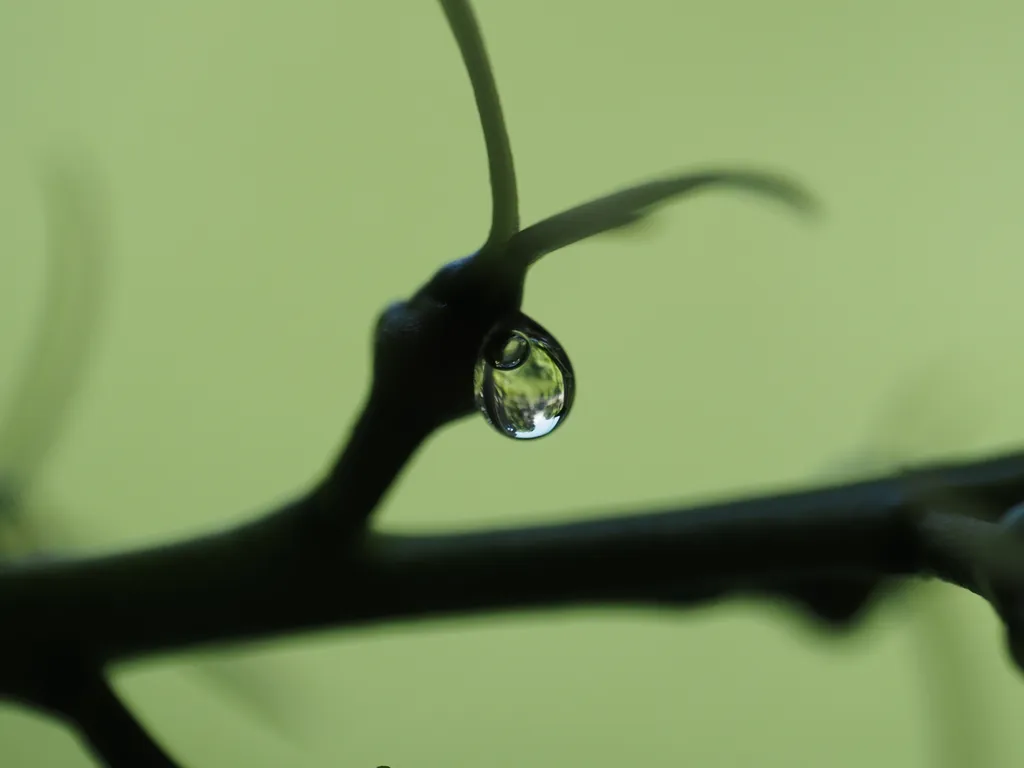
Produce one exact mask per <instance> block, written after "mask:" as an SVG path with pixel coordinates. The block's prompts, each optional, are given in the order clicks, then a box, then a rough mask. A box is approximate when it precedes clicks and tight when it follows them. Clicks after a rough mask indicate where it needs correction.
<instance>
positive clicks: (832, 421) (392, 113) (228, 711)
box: [0, 0, 1024, 768]
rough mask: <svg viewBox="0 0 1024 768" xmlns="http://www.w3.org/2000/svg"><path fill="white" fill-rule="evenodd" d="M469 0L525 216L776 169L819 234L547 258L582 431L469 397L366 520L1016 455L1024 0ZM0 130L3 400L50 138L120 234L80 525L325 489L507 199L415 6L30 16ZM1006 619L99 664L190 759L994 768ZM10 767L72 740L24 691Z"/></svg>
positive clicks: (761, 484) (431, 639) (0, 83)
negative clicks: (712, 174) (378, 391)
mask: <svg viewBox="0 0 1024 768" xmlns="http://www.w3.org/2000/svg"><path fill="white" fill-rule="evenodd" d="M476 7H477V11H478V14H479V17H480V21H481V24H482V26H483V29H484V34H485V36H486V38H487V42H488V45H489V47H490V50H491V54H492V58H493V62H494V66H495V70H496V74H497V78H498V82H499V87H500V90H501V93H502V97H503V101H504V105H505V109H506V113H507V116H508V122H509V129H510V131H511V134H512V141H513V147H514V150H515V153H516V157H517V161H518V170H519V176H520V192H521V198H522V211H523V216H524V220H525V221H526V222H531V221H534V220H537V219H538V218H541V217H544V216H547V215H550V214H552V213H555V212H557V211H559V210H561V209H564V208H566V207H568V206H570V205H573V204H576V203H578V202H582V201H583V200H585V199H589V198H591V197H594V196H597V195H599V194H603V193H606V192H609V191H611V190H613V189H615V188H617V187H619V186H621V185H623V184H626V183H630V182H635V181H639V180H642V179H644V178H645V177H648V176H651V175H657V174H660V173H663V172H667V171H676V170H681V169H687V168H698V167H704V166H708V165H718V164H752V165H758V166H763V167H767V168H772V169H778V170H782V171H786V172H790V173H792V174H794V175H795V176H797V177H798V178H800V179H801V180H803V181H805V182H806V183H807V184H808V185H810V186H811V187H812V188H813V189H814V190H815V191H816V192H818V193H819V194H820V195H821V197H822V199H823V200H824V202H825V204H826V215H825V217H824V218H823V219H822V220H821V221H820V222H819V223H817V224H814V225H811V226H808V225H806V224H802V223H801V222H799V221H798V220H796V219H794V218H792V217H789V216H788V214H786V213H785V212H784V211H782V210H781V209H780V208H778V207H777V206H773V205H770V204H766V203H764V202H762V201H758V200H754V199H751V198H749V197H744V196H741V195H736V194H723V193H713V194H707V195H706V196H702V197H700V198H693V199H691V200H688V201H687V202H685V203H683V204H679V205H677V206H673V207H672V208H670V209H668V210H667V211H666V212H664V213H663V214H661V215H659V216H658V217H657V218H656V220H655V221H654V223H653V225H652V226H651V227H650V228H649V229H647V230H646V231H643V232H641V233H639V234H632V235H628V236H627V235H621V236H609V237H605V238H599V239H595V240H592V241H588V242H587V243H585V244H582V245H579V246H576V247H573V248H571V249H567V250H565V251H563V252H559V253H557V254H554V255H552V256H549V257H547V258H546V259H545V260H544V261H543V262H542V263H540V264H539V265H538V266H537V267H536V268H535V269H534V270H533V272H532V273H531V277H530V281H529V283H528V286H527V298H526V303H525V309H526V311H527V312H528V313H530V314H531V315H532V316H533V317H535V318H536V319H537V320H538V321H539V322H540V323H542V324H543V325H544V326H546V327H547V328H549V329H550V330H551V331H552V332H553V333H554V334H555V335H556V336H557V337H558V338H559V340H560V341H561V342H562V343H563V344H564V345H565V346H566V348H567V350H568V351H569V354H570V355H571V356H572V359H573V362H574V364H575V367H576V373H577V377H578V381H579V391H578V399H577V401H576V406H575V412H574V414H573V416H572V418H571V419H570V420H569V422H568V423H567V425H566V426H565V428H564V429H562V430H560V431H559V432H558V433H556V435H554V436H553V437H551V438H550V439H548V440H543V441H541V442H538V443H535V444H530V443H527V444H518V443H514V442H513V441H510V440H505V439H503V438H500V437H499V436H497V435H496V434H495V433H493V432H492V431H490V430H489V429H488V428H487V427H486V426H485V424H484V422H483V420H482V419H474V420H470V421H467V422H465V423H460V424H458V425H457V426H455V427H452V428H450V429H448V430H446V431H444V432H443V433H441V434H439V435H437V436H436V438H435V439H433V440H432V441H431V443H430V444H429V445H428V446H427V448H426V449H425V450H424V451H423V452H421V453H420V454H419V456H418V457H417V458H416V460H415V461H414V462H413V464H412V465H411V466H410V467H409V469H408V471H407V473H406V474H405V475H404V476H403V478H402V481H401V483H400V484H399V485H398V486H397V487H396V489H395V492H394V493H393V494H392V495H391V496H390V497H389V499H388V501H387V504H386V506H385V508H383V509H382V510H381V514H380V515H379V525H380V526H381V527H383V528H386V529H388V530H401V531H441V530H453V529H461V528H477V527H485V526H490V525H495V524H512V523H517V522H524V523H525V522H530V521H549V520H556V519H558V520H561V519H567V518H571V517H574V516H582V515H588V514H598V513H604V512H619V511H623V510H637V511H640V510H642V509H644V508H646V507H650V506H656V505H660V504H665V503H670V502H675V501H681V500H696V499H701V498H708V497H715V496H720V495H733V494H739V493H745V492H748V491H749V492H753V491H759V490H766V489H771V488H777V487H785V486H791V485H796V484H808V483H819V482H825V481H826V480H828V479H830V478H834V477H836V476H840V475H847V474H849V473H850V472H851V471H853V472H865V471H869V470H871V469H878V468H882V469H885V468H891V467H892V466H893V462H896V461H904V462H906V461H915V460H923V459H928V458H938V457H947V458H956V457H961V456H968V455H974V454H977V453H984V452H988V451H995V450H1000V449H1006V448H1008V447H1010V446H1013V445H1014V444H1016V443H1017V442H1019V441H1020V440H1021V436H1022V435H1024V400H1022V399H1021V398H1020V396H1019V393H1020V391H1021V389H1022V386H1024V364H1022V356H1021V355H1020V354H1018V351H1019V350H1020V348H1021V345H1020V338H1021V328H1022V325H1024V307H1022V302H1021V300H1020V296H1021V291H1020V285H1019V284H1020V281H1021V278H1022V277H1024V260H1022V259H1021V255H1020V254H1021V247H1022V245H1024V225H1022V223H1021V216H1020V198H1021V194H1020V185H1021V178H1022V173H1021V171H1022V164H1024V151H1022V150H1021V146H1020V137H1021V136H1022V135H1024V102H1022V101H1021V100H1020V98H1019V77H1018V76H1017V73H1018V72H1019V68H1020V53H1019V40H1020V34H1021V31H1022V22H1024V11H1022V10H1021V7H1020V6H1019V5H1015V4H1012V3H1010V2H1008V0H1007V1H1004V2H998V1H996V0H980V1H979V2H976V3H971V4H968V3H959V4H953V3H949V4H944V5H943V6H942V8H941V9H939V8H938V7H937V6H936V5H935V4H934V3H929V2H925V0H900V1H898V2H895V3H893V2H881V0H872V1H871V2H864V3H856V4H855V3H845V4H838V3H833V4H829V3H812V2H806V1H801V0H778V2H773V3H755V2H751V1H750V0H747V1H746V2H737V1H736V0H717V2H710V1H707V0H705V1H704V2H685V3H684V2H677V1H674V0H672V1H670V0H637V2H634V3H621V2H620V3H610V2H603V3H590V2H584V1H583V0H517V2H497V0H478V1H477V3H476ZM0 139H2V140H0V168H2V169H3V173H2V174H0V250H2V253H3V258H2V260H0V308H2V320H0V323H2V328H3V331H2V332H0V370H2V371H3V372H4V373H3V374H2V375H0V403H4V402H6V399H7V397H8V395H9V394H10V390H11V386H13V379H14V378H15V373H16V372H17V371H18V370H19V367H20V366H21V365H22V364H23V362H24V360H25V357H26V354H27V351H28V348H29V343H30V340H31V334H32V332H33V329H34V327H35V324H36V322H37V320H38V314H37V311H38V309H39V307H40V306H41V304H40V302H41V290H42V286H43V277H44V260H43V253H44V244H45V238H46V221H45V219H44V215H43V213H44V210H43V207H42V203H41V200H42V198H41V193H40V180H41V173H42V169H43V168H44V166H45V163H47V162H49V161H50V159H51V158H53V157H67V158H72V159H73V161H74V162H76V163H79V164H85V165H87V166H88V167H91V168H93V169H94V170H95V173H96V174H97V175H98V178H99V179H101V180H102V189H101V190H99V191H100V192H102V193H103V195H104V196H105V200H106V201H107V205H108V211H109V215H110V219H109V221H108V225H109V227H110V233H111V234H110V248H109V250H108V251H107V252H106V254H105V258H106V261H105V263H104V265H103V290H104V293H103V300H102V312H101V315H100V317H99V326H98V331H97V336H96V343H95V346H94V347H93V348H92V350H91V355H92V357H91V360H92V367H91V368H90V371H89V377H88V380H87V382H86V384H85V387H84V389H83V391H82V393H81V397H80V399H79V400H78V401H76V407H75V409H74V411H73V414H72V418H71V420H70V421H69V423H68V424H67V432H66V434H65V436H64V438H63V440H62V442H61V443H60V445H59V446H58V450H57V451H56V452H55V454H54V455H53V457H52V461H50V462H49V463H48V465H47V467H46V475H45V477H44V478H43V479H42V482H41V485H40V486H39V488H38V489H37V492H36V494H35V495H34V497H33V506H34V509H35V511H34V514H36V515H38V516H39V519H41V520H45V521H46V522H47V523H48V524H52V526H53V527H54V530H58V529H59V530H63V531H65V532H66V531H73V534H68V536H69V538H68V539H67V540H68V541H71V540H73V541H74V542H75V545H76V546H87V547H90V548H95V547H102V548H105V547H111V546H132V545H139V544H143V543H149V542H155V541H159V540H163V539H167V538H171V537H178V536H185V535H189V534H193V533H197V532H199V531H203V530H207V529H210V528H214V527H217V526H224V525H228V524H231V523H234V522H237V521H239V520H242V519H244V518H245V517H246V516H248V515H251V514H255V513H257V512H258V511H260V510H262V509H265V508H267V507H268V506H269V505H271V504H274V503H277V502H280V501H282V500H284V499H286V498H287V497H289V496H291V495H292V494H295V493H297V492H299V491H300V489H302V488H304V487H306V486H307V485H308V484H309V483H311V482H312V481H313V480H314V479H315V478H316V477H317V476H318V475H319V473H320V472H321V471H323V469H324V468H325V467H326V466H327V463H328V462H329V461H330V460H331V458H332V456H333V454H334V452H335V451H336V450H337V448H338V447H339V445H340V443H341V440H342V436H343V434H344V432H345V430H346V429H347V428H348V426H349V425H350V424H351V422H352V419H353V417H354V415H355V413H356V410H357V408H358V406H359V403H360V400H361V397H362V394H363V392H364V389H365V386H366V383H367V377H368V367H369V362H370V359H369V340H370V329H371V328H372V323H373V320H374V318H375V315H376V313H377V312H378V311H379V310H380V309H381V308H382V307H383V306H384V304H385V303H386V302H387V301H388V300H391V299H393V298H398V297H401V296H404V295H406V294H408V292H409V291H411V290H412V289H413V288H415V287H416V286H417V285H418V284H419V283H420V282H421V281H422V280H424V279H425V278H426V277H427V276H428V275H429V274H430V273H431V272H432V271H433V270H434V269H435V268H436V267H437V266H439V265H440V264H441V263H443V262H445V261H447V260H450V259H452V258H454V257H457V256H461V255H463V254H465V253H468V252H470V251H471V250H473V249H474V248H475V247H476V246H477V245H478V244H479V243H480V242H481V240H482V238H483V236H484V235H485V232H486V225H487V217H488V215H489V201H488V198H487V181H486V164H485V159H484V154H483V145H482V139H481V136H480V133H479V129H478V125H477V120H476V116H475V113H474V107H473V102H472V97H471V94H470V90H469V86H468V82H467V79H466V76H465V74H464V72H463V71H462V68H461V62H460V60H459V57H458V53H457V51H456V48H455V45H454V42H453V40H452V38H451V35H450V33H449V32H448V30H447V29H446V27H445V24H444V20H443V16H442V13H441V11H440V8H439V7H438V5H437V4H436V3H433V2H412V0H399V1H397V2H380V3H345V2H339V1H338V0H332V1H331V2H327V0H318V1H316V2H313V1H307V2H301V3H284V2H276V3H272V2H241V0H235V1H234V2H226V1H224V0H202V1H201V2H200V0H183V1H180V2H175V3H170V2H166V3H155V2H153V3H134V2H127V1H126V0H91V2H71V1H70V0H64V1H62V2H57V1H55V0H39V1H38V2H32V3H29V2H20V3H18V2H6V3H3V4H2V5H0ZM8 384H10V385H11V386H8ZM414 396H415V392H414V391H410V397H414ZM352 588H357V586H356V585H346V584H339V585H338V589H339V590H342V589H352ZM3 631H17V628H16V627H6V626H4V630H3ZM1001 643H1002V640H1001V634H1000V630H999V626H998V624H997V622H996V621H995V620H994V618H993V616H992V614H991V611H990V610H989V609H988V607H987V606H986V605H985V604H983V603H982V602H981V601H979V600H976V599H974V598H971V597H969V596H965V595H961V594H959V593H956V592H955V591H953V590H952V589H943V588H938V589H932V590H927V591H920V592H917V593H915V595H914V598H913V599H911V600H901V601H897V602H894V603H892V604H890V605H888V606H886V607H885V608H884V609H883V610H881V611H880V612H878V613H877V614H875V615H874V617H873V619H872V620H871V621H870V622H869V623H868V625H867V626H866V627H865V629H864V630H863V631H861V632H858V633H857V634H855V635H853V636H851V637H847V638H840V639H835V638H830V637H826V636H823V635H821V634H820V633H818V632H816V631H814V630H813V629H812V628H811V627H810V626H809V625H808V624H806V623H805V622H803V621H800V620H796V619H795V618H794V617H793V615H792V614H790V613H788V612H786V611H783V610H781V609H778V608H775V607H772V606H767V605H763V604H761V605H751V604H730V605H727V606H720V607H714V608H710V609H705V610H700V611H697V612H692V613H682V614H658V613H651V612H627V611H614V612H611V611H598V610H586V611H571V612H563V613H554V614H533V615H523V616H512V617H502V618H497V617H483V618H479V619H474V620H466V621H447V622H436V623H427V624H422V625H414V626H405V627H401V628H388V629H384V630H372V631H370V630H360V631H356V632H339V633H327V634H323V635H318V636H315V637H301V638H296V639H294V640H290V641H288V642H275V643H273V644H268V645H265V646H260V647H250V648H246V649H244V650H239V649H230V650H223V651H220V652H217V653H212V652H211V653H206V654H203V655H202V656H199V655H188V656H180V657H174V658H161V659H158V660H152V661H149V662H147V663H145V664H139V665H135V666H131V667H125V668H121V669H118V670H117V671H116V677H115V682H116V685H117V687H118V688H119V689H120V690H121V691H122V692H123V693H124V695H125V696H126V697H127V698H128V699H129V700H130V702H131V703H132V704H133V706H134V707H135V708H136V709H137V711H138V712H139V714H140V716H141V717H142V718H143V719H144V720H145V722H146V723H147V724H149V725H150V726H151V727H152V729H153V730H154V732H155V733H156V734H157V735H158V736H159V737H160V738H161V740H163V741H164V742H165V743H166V744H167V745H168V746H169V747H171V749H172V750H173V752H174V753H175V754H176V756H177V757H178V758H179V759H180V760H181V761H182V762H183V763H184V764H185V765H187V766H189V767H190V768H191V767H192V766H196V767H197V768H203V767H204V766H210V767H211V768H216V767H217V766H235V765H245V766H248V767H249V768H259V767H260V766H285V765H287V766H313V767H317V766H336V765H345V766H356V767H360V766H362V767H364V768H372V767H373V766H377V765H382V764H386V765H390V766H392V767H393V768H432V767H433V766H450V765H467V766H469V765H487V766H495V767H498V766H509V767H512V766H516V767H517V768H518V767H519V766H525V765H534V766H548V765H551V766H554V765H565V764H570V765H585V766H591V767H593V768H597V767H599V766H601V767H603V766H623V765H641V764H642V765H644V766H666V767H667V766H678V765H693V766H744V767H747V766H787V768H789V767H792V766H815V767H817V766H829V767H830V768H847V767H849V768H853V766H865V765H880V766H900V768H917V767H919V766H926V765H927V766H933V765H955V764H956V762H955V760H954V759H953V758H955V756H956V753H955V751H954V750H956V749H966V750H968V751H970V752H971V753H972V754H973V755H974V758H973V760H972V761H971V764H972V768H973V766H976V767H977V768H985V766H996V765H998V766H1005V765H1012V764H1014V763H1015V762H1017V761H1019V758H1020V756H1021V755H1022V754H1024V737H1022V736H1021V735H1020V733H1019V717H1018V714H1019V712H1020V711H1021V710H1020V708H1021V705H1022V704H1024V685H1022V681H1021V680H1020V679H1019V678H1018V677H1017V676H1016V675H1015V673H1013V672H1012V670H1011V669H1010V667H1009V666H1008V664H1007V662H1006V660H1005V656H1004V651H1003V648H1002V644H1001ZM958 679H962V680H961V681H960V682H957V680H958ZM964 681H966V682H964ZM957 700H958V701H957ZM942 715H944V716H943V717H940V716H942ZM950 739H952V741H950ZM972 739H973V740H974V741H972ZM937 750H938V751H941V752H943V753H944V754H945V755H946V762H945V763H940V762H937V760H938V759H939V756H938V755H937V754H936V751H937ZM951 756H952V757H951ZM0 763H3V764H4V765H11V766H29V767H31V768H34V767H35V766H60V767H62V768H63V767H64V766H67V767H68V768H72V767H73V766H84V765H87V764H89V763H88V761H87V759H86V758H85V757H83V756H82V753H81V751H80V750H79V748H78V746H77V744H76V743H75V742H74V740H73V737H72V736H71V734H70V733H69V732H68V731H66V730H64V729H63V728H62V727H60V726H58V725H56V724H54V723H52V722H50V721H46V720H43V719H41V718H38V717H36V716H34V715H31V714H28V713H25V712H23V711H20V710H16V709H13V708H5V709H3V710H2V711H0Z"/></svg>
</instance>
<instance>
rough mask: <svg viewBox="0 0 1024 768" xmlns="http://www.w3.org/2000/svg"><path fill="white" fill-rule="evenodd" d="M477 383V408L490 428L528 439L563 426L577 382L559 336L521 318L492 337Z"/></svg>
mask: <svg viewBox="0 0 1024 768" xmlns="http://www.w3.org/2000/svg"><path fill="white" fill-rule="evenodd" d="M473 384H474V387H473V389H474V393H475V395H476V404H477V407H478V408H479V409H480V411H481V412H482V413H483V415H484V418H485V419H487V422H488V423H489V424H490V425H491V426H493V427H494V428H495V429H496V430H498V431H499V432H501V433H502V434H503V435H506V436H507V437H512V438H515V439H518V440H530V439H534V438H538V437H544V435H549V434H551V433H552V432H553V431H554V430H555V429H556V428H557V427H558V426H559V425H561V424H562V422H564V421H565V417H566V416H567V415H568V413H569V409H570V407H571V406H572V401H573V398H574V395H575V388H576V377H575V376H574V375H573V370H572V364H571V363H570V362H569V356H568V355H567V354H566V353H565V350H564V349H562V347H561V345H560V344H559V343H558V341H557V340H556V339H555V337H554V336H552V335H551V334H550V333H548V332H547V331H546V330H544V329H543V328H542V327H541V326H539V325H538V324H537V323H535V322H533V320H531V319H530V318H528V317H527V316H526V315H523V314H519V315H517V316H516V317H515V318H513V319H511V320H509V321H506V322H503V323H501V324H499V325H497V326H495V328H494V329H493V330H492V331H491V332H490V334H488V336H487V339H486V340H485V341H484V343H483V346H482V347H481V351H480V356H479V358H478V359H477V363H476V369H475V371H474V375H473Z"/></svg>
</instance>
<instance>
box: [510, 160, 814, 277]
mask: <svg viewBox="0 0 1024 768" xmlns="http://www.w3.org/2000/svg"><path fill="white" fill-rule="evenodd" d="M716 186H721V187H731V188H734V189H740V190H744V191H747V192H753V193H756V194H759V195H764V196H767V197H770V198H774V199H776V200H779V201H781V202H783V203H786V204H788V205H790V206H792V207H794V208H796V209H797V210H800V211H803V212H810V211H812V210H814V208H815V203H814V199H813V197H812V196H811V195H810V194H809V193H808V192H807V191H806V190H804V189H803V188H801V187H800V186H799V185H797V184H796V183H794V182H793V181H791V180H789V179H787V178H785V177H783V176H776V175H773V174H768V173H757V172H753V171H741V170H714V171H704V172H700V173H685V174H680V175H677V176H670V177H667V178H664V179H658V180H656V181H648V182H645V183H643V184H637V185H635V186H631V187H627V188H626V189H623V190H620V191H618V192H614V193H612V194H610V195H606V196H604V197H599V198H597V199H596V200H591V201H589V202H586V203H583V204H582V205H578V206H576V207H575V208H570V209H569V210H568V211H563V212H562V213H559V214H556V215H554V216H552V217H550V218H548V219H544V220H543V221H540V222H538V223H536V224H532V225H531V226H529V227H527V228H526V229H524V230H522V231H521V232H519V233H518V234H517V235H515V236H514V237H513V238H512V244H511V246H510V251H511V253H510V256H509V258H511V259H513V260H514V261H515V262H517V263H519V264H522V265H524V266H527V265H529V264H533V263H534V262H536V261H537V260H538V259H540V258H541V257H542V256H544V255H546V254H548V253H552V252H553V251H557V250H559V249H561V248H565V247H566V246H569V245H572V244H574V243H578V242H579V241H581V240H585V239H586V238H588V237H593V236H595V235H599V234H602V233H604V232H610V231H612V230H615V229H620V228H622V227H627V226H630V225H633V224H636V223H637V222H638V221H640V220H641V219H643V218H644V217H646V216H648V215H650V214H651V213H652V212H653V209H654V208H655V207H656V206H657V205H659V204H662V203H665V202H668V201H669V200H670V199H671V198H673V197H678V196H680V195H685V194H687V193H690V192H696V191H698V190H701V189H705V188H707V187H716Z"/></svg>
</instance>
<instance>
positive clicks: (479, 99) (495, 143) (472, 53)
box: [441, 0, 519, 258]
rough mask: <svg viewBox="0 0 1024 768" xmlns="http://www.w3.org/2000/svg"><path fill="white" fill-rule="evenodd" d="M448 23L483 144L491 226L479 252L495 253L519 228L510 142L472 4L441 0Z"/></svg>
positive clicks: (454, 0) (460, 0) (488, 255)
mask: <svg viewBox="0 0 1024 768" xmlns="http://www.w3.org/2000/svg"><path fill="white" fill-rule="evenodd" d="M441 7H442V8H443V9H444V14H445V17H446V18H447V19H448V26H449V27H451V30H452V34H453V35H454V36H455V42H456V43H457V44H458V46H459V53H460V54H462V61H463V63H464V64H465V67H466V72H467V73H468V74H469V79H470V82H471V83H472V86H473V97H474V98H475V100H476V109H477V113H478V114H479V115H480V126H481V127H482V128H483V132H484V143H485V144H486V147H487V167H488V170H489V174H490V181H491V206H492V208H491V211H492V212H491V228H490V232H489V233H488V235H487V242H486V244H485V245H484V247H483V248H482V249H481V250H482V254H481V255H484V256H485V257H487V258H490V257H491V255H492V254H493V256H494V257H496V256H497V255H498V253H499V249H500V248H501V247H503V246H504V245H505V243H507V242H508V239H509V238H510V237H511V236H512V235H513V234H514V233H515V232H516V231H517V230H518V229H519V200H518V192H517V190H516V171H515V164H514V162H513V160H512V146H511V144H510V142H509V138H508V129H507V128H506V126H505V117H504V115H503V114H502V109H501V100H500V99H499V98H498V87H497V85H496V84H495V82H494V74H493V72H492V71H491V64H490V60H489V58H488V56H487V49H486V47H485V46H484V41H483V35H482V34H481V32H480V27H479V25H478V24H477V21H476V15H475V14H474V13H473V9H472V7H470V5H469V3H468V2H466V1H465V0H441Z"/></svg>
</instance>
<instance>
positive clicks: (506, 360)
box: [493, 331, 530, 371]
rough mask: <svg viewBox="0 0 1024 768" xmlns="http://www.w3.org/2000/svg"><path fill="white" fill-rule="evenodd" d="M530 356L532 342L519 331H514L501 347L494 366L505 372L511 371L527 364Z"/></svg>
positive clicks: (495, 357)
mask: <svg viewBox="0 0 1024 768" xmlns="http://www.w3.org/2000/svg"><path fill="white" fill-rule="evenodd" d="M499 340H500V334H499ZM529 356H530V340H529V339H528V338H527V337H526V336H524V335H523V334H521V333H519V332H518V331H513V332H512V333H511V334H509V337H508V340H507V341H506V342H505V343H504V344H503V345H502V346H501V350H500V351H499V352H498V354H497V355H495V356H494V361H493V365H494V367H495V368H500V369H502V370H503V371H510V370H513V369H515V368H518V367H519V366H520V365H522V364H523V363H525V362H526V360H527V358H529Z"/></svg>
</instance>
